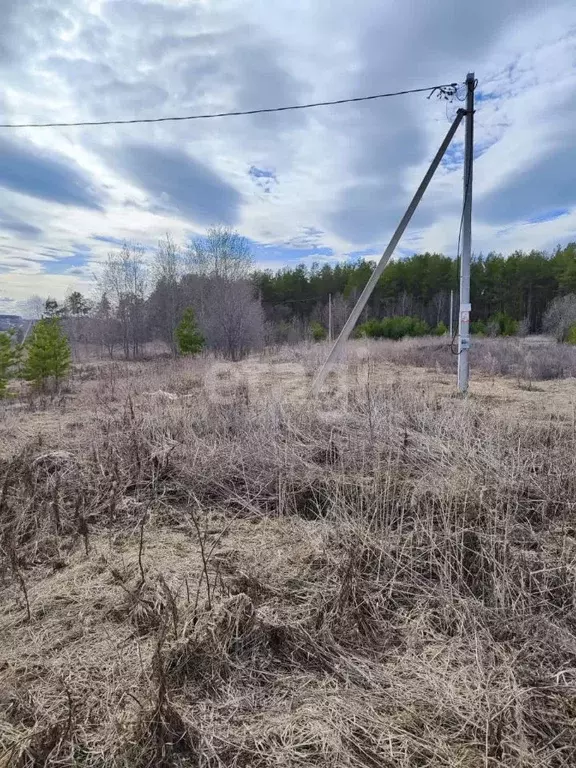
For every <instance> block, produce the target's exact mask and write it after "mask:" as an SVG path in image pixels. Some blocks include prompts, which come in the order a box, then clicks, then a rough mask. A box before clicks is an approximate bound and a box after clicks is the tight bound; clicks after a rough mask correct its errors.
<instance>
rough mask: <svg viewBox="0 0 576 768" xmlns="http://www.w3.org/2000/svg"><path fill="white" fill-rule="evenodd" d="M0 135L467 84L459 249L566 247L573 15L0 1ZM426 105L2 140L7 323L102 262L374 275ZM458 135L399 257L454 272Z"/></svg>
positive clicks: (572, 152)
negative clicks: (373, 261)
mask: <svg viewBox="0 0 576 768" xmlns="http://www.w3.org/2000/svg"><path fill="white" fill-rule="evenodd" d="M0 68H1V72H0V74H1V77H2V80H1V81H2V85H3V88H2V91H1V92H0V109H1V115H2V122H7V123H16V122H31V121H42V122H44V121H80V120H106V119H116V118H150V117H158V116H164V115H185V114H193V113H199V112H200V113H205V112H221V111H229V110H245V109H257V108H266V107H275V106H284V105H289V104H298V103H306V102H312V101H319V100H332V99H340V98H348V97H355V96H364V95H370V94H373V93H380V92H386V91H394V90H400V89H405V88H406V89H408V88H419V87H423V86H428V85H435V84H437V83H450V82H463V81H464V79H465V77H466V73H467V72H469V71H473V72H475V74H476V77H477V78H478V87H477V90H476V98H477V105H476V106H477V111H476V115H475V121H476V125H475V167H474V196H473V199H474V215H473V250H474V252H475V253H481V252H483V253H487V252H489V251H492V250H494V251H498V252H503V253H509V252H512V251H513V250H515V249H524V250H530V249H532V248H538V249H540V248H543V249H552V248H554V247H555V246H556V245H557V244H565V243H567V242H569V241H570V240H575V239H576V131H575V130H574V125H575V123H576V3H574V2H562V1H558V2H555V0H548V1H547V2H546V1H545V0H483V2H481V3H479V2H477V3H472V2H470V1H469V0H435V1H434V2H433V3H432V2H430V0H404V2H402V3H400V2H398V0H354V2H351V0H274V2H271V0H162V1H159V2H139V0H0ZM459 106H460V104H459V102H457V101H455V102H454V103H452V104H449V103H446V102H443V101H440V100H438V99H437V98H436V97H432V98H427V94H419V95H410V96H402V97H397V98H390V99H385V100H382V101H371V102H366V103H356V104H349V105H341V106H332V107H324V108H318V109H313V110H307V111H297V112H284V113H278V114H267V115H256V116H247V117H230V118H225V119H224V118H223V119H217V120H216V119H215V120H209V121H196V122H178V123H161V124H152V125H151V124H145V125H126V126H102V127H82V128H42V129H31V128H28V129H21V130H6V129H0V312H15V311H18V308H19V307H21V306H22V305H21V302H22V301H23V300H24V299H25V298H26V297H27V296H29V295H31V294H39V295H41V296H48V295H50V296H54V297H56V298H58V299H61V298H63V297H64V296H65V294H66V293H67V292H68V291H70V290H81V291H83V292H85V293H88V294H90V293H91V292H93V291H94V275H97V274H98V270H99V265H100V264H101V263H102V261H103V260H104V259H105V258H106V256H107V254H108V253H109V252H110V251H111V250H114V249H116V248H118V247H119V245H121V244H122V242H123V241H124V240H126V241H128V242H134V243H141V244H142V245H144V246H145V248H146V253H147V254H151V253H152V252H153V249H154V247H155V246H156V244H157V242H158V240H159V239H160V238H162V237H163V236H165V234H166V233H170V235H171V236H172V237H173V238H174V239H175V240H176V241H178V242H180V243H187V242H190V240H191V239H193V238H194V237H197V236H201V235H202V234H203V233H205V232H206V230H207V229H208V228H209V227H211V226H214V225H219V224H223V225H227V226H230V227H233V228H235V229H236V230H237V231H239V232H240V233H241V234H242V235H244V236H246V237H247V238H248V239H249V241H250V243H251V245H252V248H253V253H254V257H255V260H256V263H257V264H258V266H260V267H262V268H271V269H277V268H281V267H283V266H286V265H291V266H294V265H296V264H297V263H301V262H302V263H305V264H311V263H312V262H313V261H318V262H323V261H335V260H341V259H350V258H357V257H362V256H368V257H371V258H373V257H376V256H377V255H378V254H380V253H381V252H382V250H383V249H384V247H385V246H386V244H387V238H389V237H390V235H391V233H392V232H393V230H394V228H395V225H396V223H397V221H398V220H399V218H400V216H401V215H402V213H403V211H404V208H405V206H406V205H407V203H408V202H409V200H410V198H411V196H412V194H413V192H414V190H415V189H416V187H417V185H418V183H419V181H420V179H421V177H422V176H423V174H424V173H425V171H426V169H427V166H428V164H429V162H430V160H431V159H432V157H433V156H434V154H435V152H436V149H437V147H438V146H439V144H440V142H441V140H442V138H443V137H444V135H445V133H446V132H447V130H448V128H449V125H450V122H451V120H452V119H453V117H454V116H455V114H456V110H457V108H458V107H459ZM463 139H464V131H463V128H461V129H460V131H459V133H458V134H457V138H456V140H455V142H454V144H453V145H452V147H451V148H450V150H449V152H448V153H447V155H446V158H445V160H444V162H443V163H442V166H441V167H440V169H439V171H438V172H437V174H436V176H435V178H434V180H433V182H432V184H431V185H430V187H429V189H428V192H427V194H426V196H425V198H424V201H423V203H422V205H421V207H420V208H419V210H418V211H417V213H416V215H415V217H414V219H413V221H412V223H411V225H410V228H409V230H408V231H407V232H406V234H405V236H404V237H403V239H402V241H401V242H400V245H399V247H398V249H397V252H396V256H397V257H400V258H401V257H402V256H404V255H407V254H410V253H414V252H419V251H424V250H428V251H438V252H443V253H446V254H447V255H451V256H454V255H455V253H456V249H457V241H458V228H459V223H460V215H461V205H462V149H463Z"/></svg>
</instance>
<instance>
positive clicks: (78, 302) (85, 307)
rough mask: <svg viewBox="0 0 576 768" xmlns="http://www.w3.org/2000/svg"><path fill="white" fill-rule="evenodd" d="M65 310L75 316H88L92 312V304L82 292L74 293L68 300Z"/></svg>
mask: <svg viewBox="0 0 576 768" xmlns="http://www.w3.org/2000/svg"><path fill="white" fill-rule="evenodd" d="M65 310H66V311H67V312H69V313H70V314H71V315H73V316H78V315H87V314H88V312H89V311H90V304H89V303H88V301H87V300H86V299H85V298H84V296H82V294H81V293H80V291H72V293H71V294H70V295H69V296H68V298H67V299H66V306H65ZM56 311H58V310H56Z"/></svg>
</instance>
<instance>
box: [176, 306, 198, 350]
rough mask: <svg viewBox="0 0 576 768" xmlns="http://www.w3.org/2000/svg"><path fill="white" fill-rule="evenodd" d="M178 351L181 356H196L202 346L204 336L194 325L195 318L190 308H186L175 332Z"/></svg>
mask: <svg viewBox="0 0 576 768" xmlns="http://www.w3.org/2000/svg"><path fill="white" fill-rule="evenodd" d="M175 336H176V341H177V343H178V350H179V352H180V354H182V355H197V354H198V353H199V352H201V351H202V348H203V346H204V336H202V334H201V333H200V332H199V330H198V327H197V325H196V317H195V315H194V310H193V309H192V307H188V309H186V310H185V311H184V314H183V315H182V320H180V322H179V323H178V325H177V326H176V331H175Z"/></svg>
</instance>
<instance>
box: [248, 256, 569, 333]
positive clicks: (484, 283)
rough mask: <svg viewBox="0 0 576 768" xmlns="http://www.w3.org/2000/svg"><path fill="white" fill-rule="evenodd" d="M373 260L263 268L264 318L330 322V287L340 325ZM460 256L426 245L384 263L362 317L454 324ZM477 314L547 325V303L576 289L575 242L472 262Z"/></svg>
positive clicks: (529, 328)
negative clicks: (428, 248) (420, 250)
mask: <svg viewBox="0 0 576 768" xmlns="http://www.w3.org/2000/svg"><path fill="white" fill-rule="evenodd" d="M373 268H374V263H373V262H370V261H367V260H359V261H356V262H354V263H341V264H336V265H334V266H332V265H330V264H324V265H314V266H313V267H312V268H310V269H307V268H306V267H304V266H302V265H301V266H298V267H296V268H294V269H285V270H280V271H278V272H276V273H272V272H269V271H267V272H258V273H256V275H255V277H254V279H255V283H256V285H257V287H258V290H259V292H260V296H261V299H262V304H263V307H264V311H265V315H266V318H267V319H268V320H269V321H271V322H272V323H274V324H276V325H277V326H279V328H280V329H281V328H282V327H285V331H286V333H288V334H289V326H294V325H295V324H296V325H304V326H305V325H307V324H308V323H310V322H320V323H321V324H322V325H325V324H326V322H327V307H328V295H329V294H331V295H332V303H333V318H334V323H335V326H336V331H337V330H339V327H341V325H342V324H343V323H344V321H345V319H346V317H347V315H348V313H349V311H350V309H351V307H352V306H353V304H354V302H355V301H356V299H357V298H358V296H359V295H360V293H361V291H362V289H363V288H364V285H365V284H366V282H367V280H368V278H369V276H370V274H371V272H372V270H373ZM458 283H459V273H458V263H457V262H456V261H455V260H454V259H451V258H449V257H448V256H444V255H442V254H438V253H423V254H417V255H414V256H411V257H409V258H406V259H401V260H398V261H394V262H392V263H391V264H389V265H388V267H387V268H386V269H385V270H384V272H383V274H382V277H381V278H380V280H379V281H378V284H377V286H376V288H375V290H374V292H373V294H372V296H371V297H370V299H369V301H368V304H367V306H366V309H365V311H364V315H363V318H362V322H366V321H368V320H370V319H382V318H385V317H395V316H411V317H415V318H418V319H419V320H421V321H423V322H424V323H426V324H427V326H428V327H429V328H435V327H437V326H438V325H439V324H443V325H446V326H448V325H449V324H450V291H453V292H454V296H455V300H454V313H455V316H456V315H457V304H458V300H457V299H458ZM470 293H471V301H472V320H473V321H475V322H476V323H477V327H482V324H484V326H487V325H488V324H489V323H490V321H491V320H492V319H494V318H496V317H498V316H501V315H506V316H508V317H510V318H511V319H512V320H514V321H515V322H516V323H518V324H522V325H523V326H524V329H525V331H526V332H527V333H539V332H541V331H542V330H543V326H544V318H545V314H546V311H547V309H548V307H549V305H550V304H551V302H552V301H553V300H554V299H555V298H557V297H560V296H565V295H567V294H574V293H576V243H569V244H568V245H567V246H566V247H565V248H560V247H558V248H557V249H556V250H555V251H554V252H553V253H552V254H548V253H546V252H543V251H530V252H529V253H524V252H521V251H516V252H514V253H512V254H511V255H510V256H504V255H502V254H498V253H490V254H488V255H487V256H483V255H480V256H477V257H475V258H474V259H473V261H472V264H471V274H470Z"/></svg>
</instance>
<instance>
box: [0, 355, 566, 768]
mask: <svg viewBox="0 0 576 768" xmlns="http://www.w3.org/2000/svg"><path fill="white" fill-rule="evenodd" d="M304 362H305V364H306V365H312V363H311V361H310V360H308V361H306V360H305V361H304ZM201 365H202V364H200V366H199V370H198V371H192V370H191V369H190V364H188V363H186V364H183V365H182V366H180V367H179V365H178V364H172V363H169V364H165V368H164V370H160V369H159V370H158V371H155V370H154V369H153V367H152V364H151V369H150V371H149V375H148V376H147V377H146V379H145V380H144V379H143V378H142V376H141V375H138V374H135V375H130V376H127V377H126V376H125V377H123V378H122V377H118V376H116V377H114V376H113V375H112V374H109V373H102V374H101V375H100V376H99V377H98V378H94V379H92V378H90V379H87V380H85V381H83V382H80V383H79V382H76V384H74V387H75V388H76V391H72V392H71V393H70V395H69V402H68V403H65V404H64V405H62V404H61V403H59V402H55V403H52V404H47V405H46V406H45V410H43V411H41V413H38V412H35V411H31V410H26V409H24V410H20V411H15V412H14V413H13V412H12V411H9V412H7V413H6V414H5V415H4V417H3V418H4V424H5V426H6V435H8V436H10V435H13V438H10V437H8V441H7V443H6V444H5V445H4V446H3V459H2V464H1V466H0V536H1V539H0V541H1V556H2V562H1V569H2V570H1V582H0V594H1V606H0V648H1V651H0V697H1V703H0V766H3V767H4V766H17V768H33V767H34V768H36V767H39V766H83V767H84V766H90V768H128V766H130V767H132V766H138V767H141V768H148V767H150V768H151V767H152V766H198V767H199V768H216V767H219V768H220V767H223V766H226V767H228V766H230V767H232V766H234V768H248V766H250V768H252V767H254V768H258V767H262V768H264V767H266V768H268V767H269V766H270V767H271V766H275V767H277V766H278V767H279V766H300V765H310V764H313V765H319V766H333V767H334V768H335V767H336V766H351V767H352V766H354V767H358V768H359V767H360V766H367V767H368V768H375V766H390V767H391V768H392V767H396V766H399V767H406V768H408V767H410V768H412V767H413V766H454V767H456V766H462V767H463V768H476V767H478V768H480V767H483V768H484V767H486V766H498V765H505V766H518V767H519V766H523V767H526V768H527V767H528V766H531V767H532V766H543V767H544V766H550V767H551V768H560V767H562V766H572V765H574V764H575V763H576V637H575V633H576V618H575V617H576V602H575V592H576V586H575V585H576V580H575V576H576V525H575V519H576V518H575V514H576V510H575V503H576V431H575V428H574V421H573V419H571V418H569V417H568V416H566V415H564V414H562V415H561V416H558V417H554V418H553V417H552V416H550V417H546V416H545V415H544V416H543V417H542V413H544V414H545V413H546V411H545V409H542V413H540V414H539V415H540V416H541V417H540V418H538V419H531V418H527V417H524V415H523V414H522V412H518V411H514V410H513V409H512V408H511V407H509V405H505V406H504V407H502V405H498V404H496V405H495V404H494V402H491V401H487V400H486V399H485V398H482V397H474V396H473V397H471V398H469V399H468V400H461V399H458V398H454V397H452V396H451V394H450V393H449V392H446V393H445V394H444V390H443V389H442V387H432V386H429V387H428V388H424V387H420V386H418V385H413V386H412V388H411V389H408V388H406V387H402V386H399V385H398V384H396V385H394V382H393V381H392V383H390V381H384V380H383V378H379V377H378V376H375V375H373V373H372V374H368V375H366V376H364V377H363V376H362V375H360V374H361V373H362V370H363V369H365V368H366V369H370V366H371V365H373V362H370V360H369V359H365V360H364V361H363V360H362V359H361V357H359V358H358V359H357V360H352V361H351V367H352V368H354V366H356V367H357V368H358V369H359V370H358V371H356V373H354V375H353V376H352V378H348V379H347V381H348V388H347V389H346V391H341V390H338V389H337V388H335V390H334V391H333V392H331V391H330V390H329V391H328V393H327V394H325V395H324V396H323V397H322V399H321V400H320V401H319V402H316V403H311V402H308V401H303V400H298V399H297V398H294V397H292V396H289V397H283V398H282V397H278V396H276V395H274V396H271V395H270V393H269V391H268V389H267V386H264V387H263V388H261V389H259V390H255V389H254V387H253V386H248V383H249V380H250V376H251V375H252V373H251V369H250V368H249V366H248V367H246V368H244V369H241V370H243V371H244V374H243V376H245V379H246V380H243V379H242V380H241V379H238V377H234V376H232V377H231V378H227V377H223V385H225V386H226V392H225V397H219V398H214V397H212V394H211V392H210V391H208V390H207V389H206V387H205V386H201V385H199V384H198V377H199V376H200V379H201V370H200V368H201ZM127 370H129V371H131V370H132V368H129V369H127ZM107 376H108V378H106V377H107ZM304 378H305V376H304ZM190 382H192V383H190ZM247 382H248V383H247ZM350 382H356V384H355V386H352V385H351V384H350ZM159 390H161V391H164V392H170V393H173V394H176V395H178V397H177V398H176V399H169V398H165V397H150V396H146V395H145V394H144V393H146V392H148V393H150V392H152V393H157V392H158V391H159ZM255 392H256V394H255ZM511 392H512V393H514V392H516V394H517V396H518V397H522V398H533V400H531V401H530V402H531V403H532V406H531V408H532V410H534V409H536V410H538V409H539V408H540V404H544V401H545V400H546V399H547V397H548V396H547V393H546V392H541V391H539V390H534V391H530V392H524V391H517V390H515V389H514V387H513V382H512V384H511V387H510V390H509V392H508V394H509V395H510V393H511ZM181 395H185V397H181ZM215 399H216V402H215ZM75 404H76V406H75ZM80 408H81V409H82V410H81V411H79V410H78V409H80ZM15 414H17V415H18V418H19V419H20V420H21V429H20V431H19V430H18V429H17V428H16V426H15V422H14V418H15ZM519 414H520V415H519ZM528 415H529V414H528ZM40 417H42V418H44V417H45V421H44V422H43V421H42V420H41V418H40ZM70 419H72V420H73V422H74V423H77V422H78V421H79V419H80V426H78V427H76V428H75V429H74V430H72V431H70V430H68V429H67V428H65V424H68V423H69V420H70ZM27 420H28V421H27ZM55 423H57V424H58V428H56V427H55V426H54V424H55ZM42 424H44V427H43V428H42V429H40V425H42ZM31 425H33V426H34V428H37V431H38V432H40V433H41V435H42V436H41V437H39V434H34V432H33V429H32V426H31ZM46 425H48V426H46Z"/></svg>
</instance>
